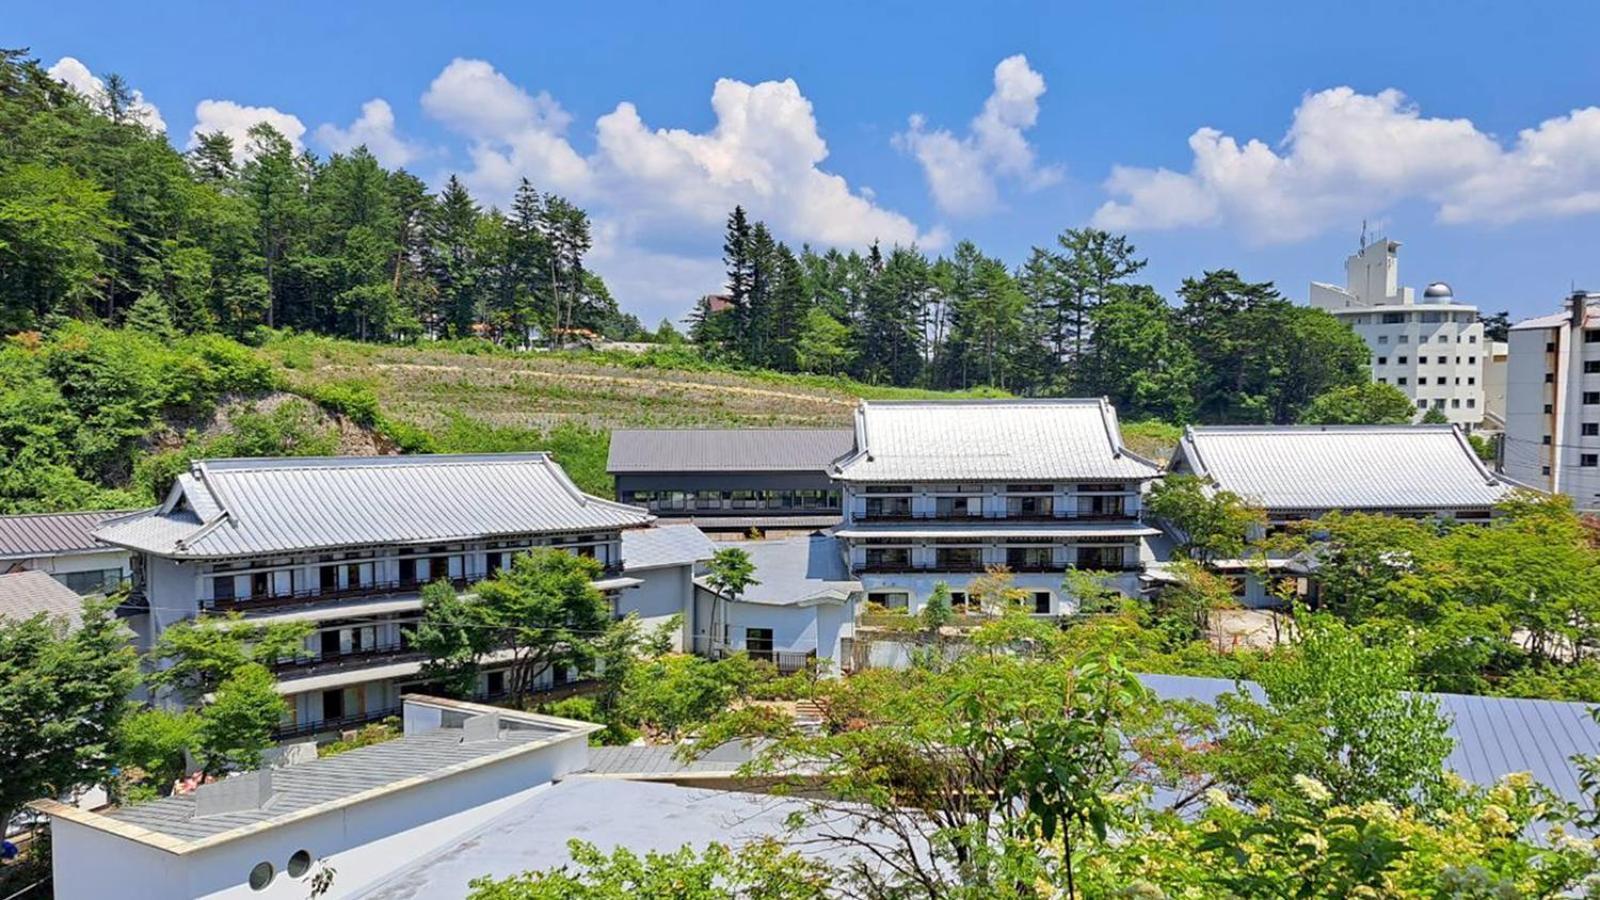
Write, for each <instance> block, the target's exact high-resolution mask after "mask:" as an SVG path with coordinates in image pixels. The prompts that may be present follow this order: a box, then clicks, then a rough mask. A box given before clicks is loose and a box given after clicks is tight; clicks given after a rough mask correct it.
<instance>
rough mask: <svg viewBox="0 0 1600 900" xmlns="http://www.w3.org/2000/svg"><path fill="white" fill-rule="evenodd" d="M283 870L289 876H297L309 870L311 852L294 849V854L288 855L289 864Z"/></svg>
mask: <svg viewBox="0 0 1600 900" xmlns="http://www.w3.org/2000/svg"><path fill="white" fill-rule="evenodd" d="M284 871H285V872H288V873H289V877H290V878H299V877H300V876H301V875H304V874H305V873H307V872H309V871H311V853H310V852H309V851H306V850H296V851H295V852H294V855H293V856H291V857H289V865H288V867H286V868H285V869H284Z"/></svg>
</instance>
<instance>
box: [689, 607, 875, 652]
mask: <svg viewBox="0 0 1600 900" xmlns="http://www.w3.org/2000/svg"><path fill="white" fill-rule="evenodd" d="M695 593H696V595H697V596H696V599H695V605H696V612H695V621H696V623H697V624H696V626H695V631H694V634H693V644H692V645H691V646H698V647H706V646H710V643H711V639H712V638H713V637H716V638H719V639H720V637H721V636H720V635H715V636H714V635H712V634H711V633H710V631H709V627H710V624H711V602H712V598H711V594H710V593H708V592H706V591H696V592H695ZM725 609H726V611H727V616H728V648H729V649H731V650H743V649H745V629H747V628H770V629H772V649H773V650H775V651H777V652H779V653H810V652H812V651H813V650H814V651H816V654H817V656H818V658H820V659H827V660H832V661H833V664H834V668H835V670H837V668H838V665H839V662H840V660H841V657H840V650H839V641H840V639H841V638H848V637H852V636H854V634H855V620H856V612H857V608H856V604H855V603H854V602H852V601H845V602H842V603H832V602H830V603H818V604H814V605H810V606H773V605H768V604H762V603H729V604H727V605H726V607H725Z"/></svg>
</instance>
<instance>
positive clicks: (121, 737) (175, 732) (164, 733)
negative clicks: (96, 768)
mask: <svg viewBox="0 0 1600 900" xmlns="http://www.w3.org/2000/svg"><path fill="white" fill-rule="evenodd" d="M202 724H203V720H202V719H201V718H200V714H199V713H197V712H195V711H193V710H183V711H173V710H168V709H143V710H140V711H138V712H135V713H132V714H130V715H128V716H127V718H125V719H123V720H122V722H121V724H120V725H119V727H118V729H117V761H118V763H119V764H120V765H121V766H122V767H123V770H124V775H125V776H126V775H128V774H130V773H129V771H128V770H129V769H138V770H139V771H140V772H142V773H144V778H143V781H144V783H145V784H146V785H148V786H149V788H151V789H154V790H155V791H156V792H157V793H159V794H163V795H164V794H166V793H167V792H168V791H169V790H170V789H171V787H172V784H173V783H174V782H176V781H177V780H178V779H179V778H180V777H182V776H183V773H184V765H185V763H186V761H187V755H186V754H188V753H194V754H195V755H196V756H198V755H199V752H200V746H201V729H202Z"/></svg>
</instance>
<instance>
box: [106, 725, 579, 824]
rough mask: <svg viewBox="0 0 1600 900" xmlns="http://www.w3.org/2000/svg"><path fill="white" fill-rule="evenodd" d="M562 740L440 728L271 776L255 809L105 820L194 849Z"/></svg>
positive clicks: (151, 809)
mask: <svg viewBox="0 0 1600 900" xmlns="http://www.w3.org/2000/svg"><path fill="white" fill-rule="evenodd" d="M564 733H565V732H564V731H563V730H562V729H560V728H557V727H553V726H552V727H540V726H536V725H532V724H530V723H522V722H519V723H516V726H515V727H511V724H510V723H509V722H508V721H507V720H505V719H502V722H501V731H500V739H499V740H492V741H488V740H486V741H471V742H465V743H464V742H463V741H462V734H463V732H462V730H461V729H460V728H440V729H435V730H433V731H428V732H424V733H421V734H410V735H406V736H405V737H403V738H397V739H395V740H392V741H386V742H384V743H381V744H373V745H371V746H367V747H361V748H358V749H355V750H350V751H347V752H345V753H341V754H339V755H337V756H330V757H326V758H323V759H316V760H312V761H310V762H304V763H300V764H298V765H292V766H285V767H283V768H279V769H273V770H272V790H273V797H272V799H271V800H270V801H269V802H268V803H267V804H266V806H265V807H263V808H261V809H249V810H243V811H240V812H234V813H223V814H218V815H210V816H202V817H198V818H197V817H196V816H195V797H194V795H193V794H182V795H173V796H170V797H163V798H162V799H160V800H153V801H151V802H149V803H140V804H137V805H135V806H127V807H123V808H122V809H119V810H116V811H115V812H112V813H109V814H108V817H109V818H111V819H115V820H117V821H119V822H126V823H128V824H130V825H137V826H139V827H141V828H146V829H149V830H150V831H154V832H157V833H159V834H164V835H168V836H169V837H174V838H177V839H179V840H185V841H195V840H200V839H203V838H208V837H212V836H215V835H219V834H222V833H224V832H227V831H232V830H233V829H235V828H242V827H244V826H248V825H257V824H261V823H270V822H274V821H277V820H281V819H284V818H287V817H289V816H291V815H293V814H295V813H298V812H301V811H303V810H306V809H310V808H311V807H314V806H321V805H323V804H325V803H330V802H334V801H337V800H340V799H342V798H348V797H354V796H355V795H357V794H360V793H362V792H363V791H368V790H373V789H375V788H381V787H385V786H387V785H391V784H395V783H397V782H401V781H404V780H406V779H408V778H415V777H419V776H426V775H428V774H430V773H433V772H439V771H441V770H444V769H447V768H449V767H451V766H455V765H459V764H462V763H467V762H471V761H473V760H477V759H482V758H485V757H489V756H495V755H497V754H500V753H504V752H506V751H508V750H510V749H512V748H514V747H518V746H523V745H527V744H531V743H535V742H538V741H545V740H549V739H551V738H555V737H559V736H561V735H562V734H564Z"/></svg>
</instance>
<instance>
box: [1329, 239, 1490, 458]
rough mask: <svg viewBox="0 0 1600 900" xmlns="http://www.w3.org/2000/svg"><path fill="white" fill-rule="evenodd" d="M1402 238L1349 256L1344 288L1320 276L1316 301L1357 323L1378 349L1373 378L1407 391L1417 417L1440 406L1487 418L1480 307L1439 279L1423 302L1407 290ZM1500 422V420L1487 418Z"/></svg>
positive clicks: (1474, 419)
mask: <svg viewBox="0 0 1600 900" xmlns="http://www.w3.org/2000/svg"><path fill="white" fill-rule="evenodd" d="M1399 249H1400V242H1399V241H1391V240H1388V239H1387V238H1383V239H1379V240H1377V241H1375V242H1373V243H1371V244H1367V245H1366V246H1364V247H1362V248H1361V250H1360V251H1359V252H1357V253H1355V254H1354V255H1352V256H1350V257H1349V258H1348V259H1346V260H1345V263H1344V270H1345V287H1338V286H1336V285H1332V284H1324V283H1322V282H1316V281H1313V282H1312V283H1311V305H1312V306H1313V307H1316V308H1317V309H1322V310H1327V311H1328V312H1330V313H1332V314H1333V315H1334V316H1335V317H1337V318H1338V319H1339V320H1340V321H1341V322H1344V323H1345V324H1347V325H1349V326H1350V327H1351V328H1353V329H1354V330H1355V332H1356V334H1359V335H1360V336H1361V339H1362V340H1364V341H1366V342H1367V347H1368V348H1370V349H1371V351H1372V357H1371V364H1372V378H1373V380H1374V381H1377V382H1380V383H1383V384H1392V385H1394V386H1395V387H1397V388H1399V389H1400V390H1402V391H1404V392H1405V394H1406V396H1408V397H1410V398H1411V399H1412V401H1413V402H1415V403H1416V406H1417V415H1418V416H1421V415H1422V413H1423V412H1424V411H1425V410H1428V409H1436V410H1439V411H1440V412H1442V413H1444V415H1445V417H1446V418H1447V419H1449V420H1450V422H1451V423H1452V424H1456V425H1461V426H1464V427H1466V428H1469V429H1471V428H1476V427H1478V426H1479V425H1483V424H1486V423H1485V421H1484V414H1485V412H1486V410H1487V404H1486V398H1485V395H1484V383H1485V381H1486V380H1493V376H1492V374H1491V375H1487V376H1486V373H1485V369H1486V367H1489V366H1492V365H1493V361H1494V355H1493V353H1492V352H1491V351H1492V348H1491V347H1489V346H1487V345H1486V344H1485V343H1484V337H1483V323H1482V322H1480V321H1478V308H1477V307H1476V306H1469V305H1467V304H1464V303H1457V302H1456V301H1455V296H1454V294H1453V293H1452V292H1451V290H1450V286H1449V285H1447V284H1445V283H1444V282H1442V281H1436V282H1434V283H1433V284H1430V285H1428V287H1427V288H1426V289H1425V290H1424V291H1423V292H1422V302H1420V303H1419V302H1417V299H1416V294H1415V293H1414V292H1413V290H1412V289H1411V288H1401V287H1400V286H1399V282H1400V270H1399V261H1398V259H1397V253H1398V251H1399ZM1488 424H1497V423H1492V422H1491V423H1488Z"/></svg>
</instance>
